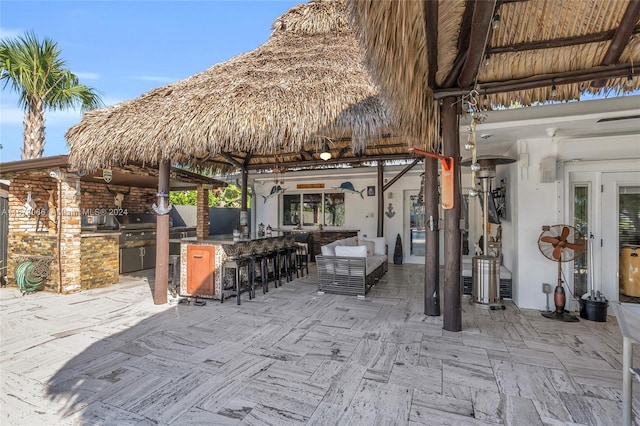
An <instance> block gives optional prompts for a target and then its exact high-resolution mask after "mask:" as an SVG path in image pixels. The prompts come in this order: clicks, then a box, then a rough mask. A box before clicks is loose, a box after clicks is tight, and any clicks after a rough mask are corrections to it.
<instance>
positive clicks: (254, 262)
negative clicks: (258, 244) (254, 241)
mask: <svg viewBox="0 0 640 426" xmlns="http://www.w3.org/2000/svg"><path fill="white" fill-rule="evenodd" d="M256 267H258V270H259V271H260V277H257V276H256V273H255V271H256ZM251 271H253V297H256V293H255V285H256V279H257V278H260V284H261V285H262V294H265V293H267V292H268V291H269V279H268V274H267V256H266V254H265V253H264V252H255V251H254V252H253V253H251Z"/></svg>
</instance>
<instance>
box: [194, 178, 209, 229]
mask: <svg viewBox="0 0 640 426" xmlns="http://www.w3.org/2000/svg"><path fill="white" fill-rule="evenodd" d="M196 208H197V210H196V237H197V238H198V239H200V240H202V239H205V238H207V237H208V236H209V190H208V189H206V188H204V187H203V186H202V185H200V186H199V187H198V205H197V207H196Z"/></svg>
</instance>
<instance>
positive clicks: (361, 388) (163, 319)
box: [0, 265, 640, 425]
mask: <svg viewBox="0 0 640 426" xmlns="http://www.w3.org/2000/svg"><path fill="white" fill-rule="evenodd" d="M423 275H424V268H423V267H420V266H417V265H403V266H401V267H398V266H390V268H389V272H388V273H387V274H386V275H385V277H384V278H383V279H382V280H381V281H380V282H379V283H378V284H377V285H376V287H374V288H373V289H372V290H371V291H370V292H369V294H368V296H367V298H366V299H365V300H360V299H357V298H356V297H353V296H340V295H329V294H325V295H317V294H316V292H315V274H314V273H313V272H312V274H311V275H310V276H308V277H305V278H301V279H298V280H296V281H294V282H292V283H288V284H285V285H284V286H283V287H281V288H278V289H273V288H272V289H271V291H270V292H269V293H268V294H267V295H263V294H261V292H258V296H257V298H256V299H254V300H253V301H249V300H248V299H247V298H246V297H245V298H244V299H243V303H242V305H241V306H237V305H236V304H235V301H233V300H228V301H227V303H224V304H220V303H219V302H217V301H209V302H208V303H207V305H206V306H194V305H193V304H189V305H187V304H179V305H175V306H170V305H162V306H155V305H153V301H152V297H151V294H152V293H151V287H152V285H153V277H152V275H151V274H150V275H149V277H146V276H144V275H141V276H138V277H136V276H126V277H122V279H121V282H120V283H119V284H118V285H115V286H113V287H110V288H106V289H96V290H90V291H84V292H81V293H76V294H71V295H65V296H60V295H56V294H51V293H42V292H41V293H36V294H32V295H28V296H24V297H23V296H21V295H20V293H19V292H18V291H17V289H15V288H3V289H0V325H1V328H0V332H1V334H0V339H1V340H0V380H1V382H0V416H1V417H0V423H1V424H2V425H67V424H80V425H84V424H92V425H93V424H95V425H152V424H155V425H200V424H201V425H234V424H243V425H267V424H269V425H289V424H311V425H347V424H353V425H419V424H426V425H487V424H507V425H543V424H545V425H561V424H562V425H570V424H584V425H619V424H620V423H621V415H620V413H621V349H622V339H621V336H620V332H619V329H618V326H617V323H616V320H615V317H613V316H610V317H609V318H608V320H607V322H604V323H598V322H591V321H586V320H581V321H580V322H579V323H561V322H557V321H552V320H548V319H545V318H543V317H541V316H540V314H539V312H537V311H534V310H518V309H517V308H516V307H515V306H514V305H512V304H508V307H507V309H506V310H505V311H500V312H496V311H487V310H483V309H478V308H476V307H473V306H471V305H469V304H468V303H467V302H465V303H463V311H464V312H463V328H464V330H463V331H462V332H459V333H451V332H446V331H444V330H443V329H442V318H433V317H425V316H424V315H423V313H422V312H423V305H422V304H423V302H422V301H423V292H422V280H423ZM245 296H246V295H245ZM610 313H611V312H610ZM636 352H640V351H636ZM635 365H640V358H638V357H636V360H635ZM634 394H635V398H636V399H634V412H635V413H636V414H638V413H640V384H638V385H635V392H634ZM636 424H640V420H636Z"/></svg>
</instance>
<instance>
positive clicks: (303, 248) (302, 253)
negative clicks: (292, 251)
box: [296, 242, 310, 277]
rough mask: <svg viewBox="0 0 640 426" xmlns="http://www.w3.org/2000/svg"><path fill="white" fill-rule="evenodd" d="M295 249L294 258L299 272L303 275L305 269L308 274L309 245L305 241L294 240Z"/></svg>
mask: <svg viewBox="0 0 640 426" xmlns="http://www.w3.org/2000/svg"><path fill="white" fill-rule="evenodd" d="M296 249H297V251H296V260H297V262H298V267H299V268H300V273H301V274H302V276H303V277H304V272H305V270H306V271H307V275H309V257H310V255H309V246H308V245H307V243H299V242H296Z"/></svg>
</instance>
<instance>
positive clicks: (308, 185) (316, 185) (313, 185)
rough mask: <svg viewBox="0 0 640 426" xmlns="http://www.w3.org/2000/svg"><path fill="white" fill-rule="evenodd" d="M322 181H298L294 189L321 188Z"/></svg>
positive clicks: (322, 185) (322, 186)
mask: <svg viewBox="0 0 640 426" xmlns="http://www.w3.org/2000/svg"><path fill="white" fill-rule="evenodd" d="M322 188H324V183H299V184H297V185H296V189H322Z"/></svg>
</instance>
